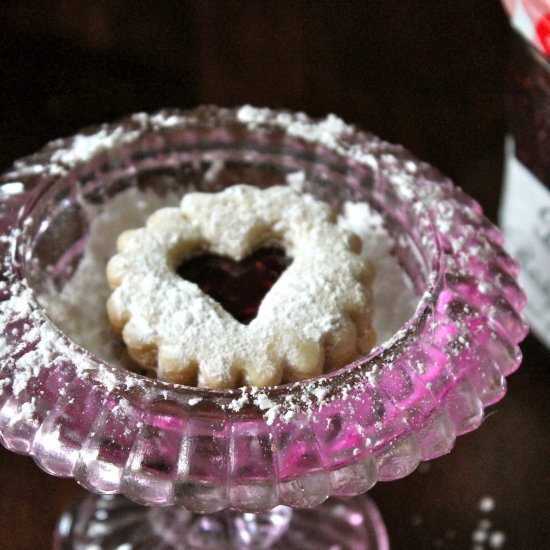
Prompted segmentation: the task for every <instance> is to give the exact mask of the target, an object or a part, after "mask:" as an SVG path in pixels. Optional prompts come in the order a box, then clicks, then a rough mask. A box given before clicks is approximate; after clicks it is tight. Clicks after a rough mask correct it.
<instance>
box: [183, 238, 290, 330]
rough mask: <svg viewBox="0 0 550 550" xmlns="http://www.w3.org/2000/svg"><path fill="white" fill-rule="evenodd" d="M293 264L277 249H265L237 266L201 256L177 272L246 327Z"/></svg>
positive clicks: (234, 263)
mask: <svg viewBox="0 0 550 550" xmlns="http://www.w3.org/2000/svg"><path fill="white" fill-rule="evenodd" d="M291 263H292V259H291V258H288V257H287V256H286V254H285V252H284V250H281V249H279V248H275V247H266V248H260V249H258V250H256V251H254V252H253V253H252V254H250V255H249V256H247V257H246V258H244V259H243V260H241V261H240V262H236V261H235V260H232V259H231V258H226V257H223V256H217V255H216V254H208V253H207V254H201V255H199V256H195V257H193V258H190V259H188V260H186V261H185V262H183V263H182V264H181V265H180V266H178V268H177V270H176V272H177V273H178V275H179V276H180V277H182V278H184V279H186V280H187V281H191V282H192V283H195V284H196V285H197V286H198V287H199V288H200V289H201V290H202V291H203V292H204V293H205V294H208V295H209V296H210V297H211V298H213V299H214V300H216V302H218V303H219V304H220V305H221V306H222V307H223V308H224V309H225V310H226V311H227V312H228V313H230V314H231V315H232V316H233V317H234V318H235V319H236V320H237V321H239V323H242V324H244V325H247V324H249V323H250V322H251V321H252V319H254V318H255V317H256V315H257V313H258V308H259V307H260V304H261V303H262V300H263V299H264V296H265V295H266V294H267V293H268V292H269V290H270V289H271V287H272V286H273V285H274V284H275V281H277V279H278V278H279V277H280V276H281V274H282V273H283V271H284V270H285V269H286V268H287V267H288V266H289V265H290V264H291Z"/></svg>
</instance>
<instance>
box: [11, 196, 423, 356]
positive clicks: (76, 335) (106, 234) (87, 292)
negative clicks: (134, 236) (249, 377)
mask: <svg viewBox="0 0 550 550" xmlns="http://www.w3.org/2000/svg"><path fill="white" fill-rule="evenodd" d="M176 202H177V199H175V198H173V197H172V198H168V199H166V198H162V197H159V196H157V195H155V194H153V193H144V192H141V191H138V190H136V189H134V188H131V189H129V190H127V191H124V192H122V193H120V194H119V195H117V196H116V197H115V198H114V199H113V200H111V201H109V202H108V203H106V204H105V205H104V206H103V207H102V208H101V209H96V210H90V216H91V223H90V237H89V240H88V243H87V245H86V249H85V251H84V254H83V257H82V260H81V262H80V263H79V265H78V268H77V269H76V271H75V273H74V275H73V276H72V278H71V279H70V280H69V281H68V282H67V283H66V285H65V286H64V287H63V289H62V290H61V291H60V292H56V291H53V290H52V291H51V292H50V293H49V294H44V295H42V296H40V302H41V303H42V305H43V306H44V307H45V308H46V310H47V312H48V314H49V316H50V317H51V318H52V320H53V321H54V322H55V323H56V325H57V326H58V327H59V328H60V329H61V330H62V331H63V332H65V333H66V334H67V335H68V336H69V337H70V338H71V339H72V340H74V341H75V342H76V343H77V344H79V345H81V346H82V347H84V348H86V349H88V350H89V351H91V352H92V353H94V354H96V355H98V356H99V357H101V358H102V359H104V360H106V361H108V362H110V363H114V364H124V361H125V359H124V358H125V355H124V353H123V349H122V348H121V346H120V343H119V341H118V339H117V338H115V337H114V336H113V335H112V334H111V331H110V329H109V322H108V318H107V314H106V309H105V303H106V301H107V298H108V297H109V294H110V290H109V288H108V285H107V282H106V279H105V275H104V273H105V266H106V264H107V261H108V259H109V258H110V257H111V256H112V255H113V254H114V251H115V243H116V238H117V236H118V235H119V234H120V233H121V232H122V231H123V230H125V229H129V228H134V227H137V226H140V225H143V223H144V222H145V220H146V218H147V217H148V215H149V214H151V213H152V212H153V211H155V210H156V209H158V208H159V207H161V206H167V205H172V204H174V203H176ZM338 222H339V224H340V225H341V226H342V227H345V228H346V229H349V230H351V231H353V232H354V233H356V234H357V235H359V236H360V238H361V239H362V242H363V247H362V254H364V255H365V256H366V257H367V258H369V259H370V260H371V261H372V262H373V264H374V266H375V269H376V272H377V276H376V278H375V282H374V286H373V300H374V304H375V307H374V319H373V324H374V328H375V330H376V333H377V335H378V344H379V345H380V344H381V343H382V342H384V341H385V340H386V339H388V338H390V337H391V336H392V335H393V334H394V333H395V332H396V331H397V330H398V329H399V328H400V327H401V326H402V325H403V324H404V323H405V322H406V321H407V320H408V319H409V318H410V316H411V315H412V313H414V310H415V307H416V304H417V303H418V297H417V296H416V294H415V292H414V290H413V289H412V285H411V284H410V282H409V280H408V279H407V277H406V276H405V274H404V273H403V269H402V268H401V266H400V265H399V263H398V261H397V260H396V259H395V257H394V256H393V255H392V249H393V246H394V243H393V238H392V237H391V236H390V234H389V233H388V232H387V230H386V229H385V227H384V222H383V219H382V217H381V215H380V214H378V213H377V212H376V211H374V210H373V209H372V208H370V207H369V206H368V205H367V204H366V203H347V204H345V205H344V208H343V212H342V214H341V215H340V217H339V220H338ZM27 306H28V299H26V298H24V297H16V298H14V303H13V304H12V308H13V309H17V310H19V311H21V315H22V316H24V314H25V311H26V307H27Z"/></svg>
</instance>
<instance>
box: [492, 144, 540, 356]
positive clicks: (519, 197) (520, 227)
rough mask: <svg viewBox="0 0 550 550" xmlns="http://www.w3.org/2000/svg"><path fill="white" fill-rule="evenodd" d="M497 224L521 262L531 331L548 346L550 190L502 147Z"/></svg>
mask: <svg viewBox="0 0 550 550" xmlns="http://www.w3.org/2000/svg"><path fill="white" fill-rule="evenodd" d="M506 152H507V154H506V166H505V176H504V187H503V196H502V202H501V206H500V216H499V217H500V225H501V227H502V231H503V233H504V238H505V243H506V249H507V250H508V252H509V253H510V254H511V255H512V256H514V257H515V258H516V259H517V260H518V261H519V263H520V264H521V268H522V271H521V275H520V278H519V280H520V284H521V285H522V286H523V289H524V290H525V292H526V294H527V298H528V303H527V308H526V311H525V314H526V317H527V320H528V321H529V324H530V325H531V329H532V330H533V332H534V333H535V334H536V335H537V336H538V337H539V338H540V339H541V340H542V341H543V342H544V343H545V344H546V345H547V346H549V347H550V190H548V189H547V188H546V187H545V186H544V184H543V183H542V182H541V181H540V180H538V179H537V178H536V177H535V176H534V175H533V174H532V173H531V172H530V171H529V170H528V169H527V168H526V167H525V165H524V164H522V163H521V162H520V161H519V160H518V159H517V158H516V156H515V154H514V146H513V142H512V141H511V140H510V141H509V142H508V143H507V146H506Z"/></svg>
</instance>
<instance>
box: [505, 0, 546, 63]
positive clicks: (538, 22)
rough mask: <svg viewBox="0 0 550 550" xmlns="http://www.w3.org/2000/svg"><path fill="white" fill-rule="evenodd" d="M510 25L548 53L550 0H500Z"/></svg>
mask: <svg viewBox="0 0 550 550" xmlns="http://www.w3.org/2000/svg"><path fill="white" fill-rule="evenodd" d="M502 2H503V4H504V7H505V8H506V10H507V11H508V14H509V16H510V20H511V22H512V26H513V27H514V28H515V29H516V30H517V31H519V33H520V34H522V35H523V36H524V37H525V38H526V39H527V40H529V42H531V43H532V44H533V45H534V46H536V47H537V48H538V49H539V50H541V51H542V52H544V53H545V54H546V55H550V0H502Z"/></svg>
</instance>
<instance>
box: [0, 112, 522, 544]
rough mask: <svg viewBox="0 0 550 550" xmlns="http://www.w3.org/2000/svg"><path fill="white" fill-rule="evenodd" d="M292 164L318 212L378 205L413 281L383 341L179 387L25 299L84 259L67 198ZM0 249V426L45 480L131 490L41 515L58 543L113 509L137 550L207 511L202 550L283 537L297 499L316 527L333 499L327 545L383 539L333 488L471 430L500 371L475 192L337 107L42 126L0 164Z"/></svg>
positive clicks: (509, 355)
mask: <svg viewBox="0 0 550 550" xmlns="http://www.w3.org/2000/svg"><path fill="white" fill-rule="evenodd" d="M293 173H303V174H304V176H305V177H304V191H306V192H309V193H311V194H313V195H314V196H316V197H317V198H319V199H322V200H325V201H327V202H329V203H330V204H332V205H333V206H334V207H335V208H336V209H337V210H339V209H341V207H342V205H343V204H344V203H345V202H347V201H352V202H365V201H366V202H368V203H369V205H370V206H371V207H373V208H374V209H376V210H377V211H378V212H379V213H381V214H382V215H383V217H384V219H385V222H386V226H387V229H388V230H389V231H390V232H391V233H392V234H393V236H394V237H395V243H396V244H395V249H394V251H393V253H394V255H395V257H396V258H398V259H399V261H400V264H401V265H402V267H403V269H404V270H405V271H406V273H407V274H408V276H409V278H410V281H411V283H412V284H413V285H414V286H415V288H416V290H417V292H418V294H419V295H420V296H421V299H420V304H419V307H418V309H417V311H416V313H415V314H414V316H413V317H412V318H411V319H410V320H409V321H408V322H407V323H406V324H405V326H403V327H402V328H401V329H400V330H399V331H398V332H397V333H396V334H395V335H394V337H393V338H391V339H390V340H389V341H387V342H385V343H383V344H382V345H380V346H379V347H378V348H376V349H375V350H373V351H372V352H371V353H370V354H369V355H368V356H366V357H362V358H360V359H359V360H357V361H355V362H354V363H353V364H350V365H348V366H347V367H346V368H343V369H341V370H339V371H337V372H334V373H330V374H327V375H324V376H321V377H319V378H316V379H313V380H310V381H307V382H301V383H295V384H288V385H282V386H278V387H272V388H261V389H253V388H245V389H237V390H231V391H213V390H206V389H199V388H192V387H187V386H178V385H173V384H169V383H166V382H162V381H158V380H154V379H149V378H145V377H143V376H140V375H138V374H134V373H132V372H129V371H127V370H124V369H123V368H121V367H119V366H116V365H112V364H108V363H107V362H105V361H102V360H101V359H99V358H98V357H96V356H95V355H93V354H91V353H89V352H87V351H86V350H84V349H83V348H81V347H79V346H77V345H76V344H74V343H73V342H72V341H71V340H70V339H69V338H68V337H67V336H66V335H65V334H63V333H62V332H61V331H60V330H59V329H58V328H57V327H56V326H55V325H54V324H53V323H52V322H51V321H50V319H49V317H48V315H47V313H46V312H45V311H44V309H43V308H42V307H41V305H40V302H39V298H38V297H39V296H40V295H41V294H42V293H44V292H45V291H46V290H47V289H48V288H52V287H57V288H58V287H59V286H62V285H63V283H64V281H66V280H67V279H69V278H70V276H71V273H72V272H73V271H74V268H75V266H76V265H77V264H78V262H79V261H80V259H81V257H82V252H83V249H84V247H85V244H86V239H87V236H88V231H89V220H88V218H87V210H88V209H87V206H89V205H94V207H100V206H101V205H102V204H105V203H107V202H108V201H110V200H112V199H113V198H114V197H115V196H116V195H117V194H119V193H121V192H123V191H125V190H126V189H129V188H131V187H137V188H138V189H140V190H146V189H149V190H151V191H152V192H154V193H156V194H159V195H167V194H171V193H174V194H176V195H178V196H181V195H183V194H184V193H186V192H188V191H189V190H203V191H216V190H220V189H223V188H224V187H227V186H228V185H232V184H235V183H240V182H246V183H249V184H252V185H257V186H259V187H268V186H271V185H275V184H285V183H286V182H287V181H288V178H287V176H288V175H289V174H293ZM0 257H1V258H2V263H3V266H2V274H1V276H0V277H1V278H0V296H1V300H2V301H1V302H0V308H1V309H0V314H1V321H2V328H3V331H4V334H3V336H2V340H1V341H0V440H1V442H2V443H3V444H4V445H5V446H6V447H7V448H8V449H11V450H13V451H15V452H19V453H24V454H29V455H31V456H32V457H33V458H34V459H35V461H36V462H37V464H38V465H39V466H40V467H41V468H43V469H44V470H45V471H47V472H49V473H51V474H53V475H58V476H70V477H73V478H75V479H76V480H77V481H78V482H79V483H80V484H82V485H83V486H84V487H85V488H87V489H89V490H90V491H92V492H93V493H98V494H102V495H123V496H124V497H127V498H128V499H130V500H132V501H134V502H135V503H138V504H139V505H142V506H143V507H142V508H136V507H134V506H133V505H130V504H129V503H128V501H125V500H121V499H122V497H119V496H116V497H95V496H90V497H88V498H86V499H85V500H83V501H82V502H81V503H80V504H79V505H77V507H76V508H74V509H73V511H71V512H68V513H67V515H66V516H65V519H64V520H63V521H62V522H61V524H60V531H59V534H58V539H57V540H58V546H59V547H60V548H69V547H75V548H78V544H81V546H80V547H82V548H83V547H84V546H82V538H81V539H80V542H79V541H78V537H87V536H89V535H90V533H91V534H94V533H95V535H96V536H97V537H100V536H105V534H106V533H111V532H114V531H116V529H115V527H117V526H118V527H120V526H121V525H126V524H125V523H124V521H122V520H120V521H118V522H117V521H116V519H117V518H119V519H120V517H122V515H124V514H126V515H127V517H128V518H134V519H135V520H136V521H137V522H138V523H140V524H141V525H149V526H150V527H151V529H149V530H147V534H146V533H145V532H142V534H141V539H140V540H142V541H143V540H149V542H150V544H149V546H147V547H148V548H152V547H154V546H152V544H153V542H151V541H153V540H155V541H156V540H157V539H154V538H152V539H147V536H149V537H154V536H155V535H154V533H153V531H155V529H156V531H157V532H162V533H164V534H166V536H167V538H166V540H163V541H162V542H158V541H156V542H154V544H157V547H159V548H179V547H186V546H182V545H181V544H182V543H181V541H182V540H183V539H185V537H187V536H188V534H189V530H190V529H195V533H197V532H202V531H201V529H202V530H204V529H206V528H205V526H208V528H207V529H206V531H208V529H210V531H208V536H206V535H205V536H204V537H203V538H202V539H201V538H200V536H199V538H198V539H193V540H194V542H193V544H195V546H194V547H197V548H200V547H201V544H202V547H209V546H208V544H210V543H209V542H208V537H209V536H211V534H212V532H215V531H216V530H218V531H219V530H220V529H221V530H222V531H223V532H224V533H225V535H228V536H229V535H230V534H231V533H232V535H231V536H234V537H236V539H235V540H237V541H240V542H239V544H240V547H247V546H246V545H245V542H246V541H247V540H248V541H250V540H252V539H253V537H254V536H256V535H255V534H258V533H260V535H259V539H261V540H260V541H258V540H256V539H253V543H250V544H249V546H248V547H250V548H255V547H257V548H262V547H268V546H267V544H268V542H270V540H271V541H272V542H273V543H274V544H277V542H276V541H277V540H278V541H279V543H278V544H281V545H282V544H284V545H285V546H287V547H288V546H289V545H290V544H291V543H290V542H289V541H291V540H300V539H292V537H293V536H298V535H295V534H294V529H298V530H299V529H300V525H302V528H303V529H306V528H305V527H303V526H304V525H306V526H307V525H308V521H310V520H308V517H311V516H308V514H314V513H317V514H318V517H317V519H316V520H315V521H316V522H319V521H324V520H322V518H323V517H327V514H329V515H332V516H333V517H337V516H338V515H339V517H340V519H341V520H342V521H341V523H340V526H341V530H340V532H339V534H338V538H337V539H335V540H338V541H339V542H340V544H342V545H343V546H342V547H343V548H386V547H387V537H386V535H385V532H384V529H383V526H382V523H381V521H380V519H379V517H378V515H377V513H376V511H375V509H374V508H373V506H372V505H371V504H370V502H369V501H368V500H366V497H359V499H358V500H349V501H345V500H341V499H342V497H349V496H354V495H360V494H362V493H364V492H366V491H368V489H369V488H371V487H372V486H373V485H374V484H375V483H376V482H377V481H388V480H393V479H398V478H401V477H404V476H406V475H408V474H409V473H411V472H412V471H413V470H414V469H415V468H416V466H417V465H418V463H419V461H421V460H429V459H432V458H435V457H437V456H440V455H442V454H444V453H447V452H449V451H450V449H451V448H452V446H453V443H454V440H455V437H456V436H457V435H460V434H463V433H466V432H469V431H471V430H473V429H475V428H476V427H478V426H479V424H480V423H481V421H482V419H483V414H484V409H485V407H487V406H488V405H491V404H493V403H495V402H496V401H498V400H499V399H501V398H502V397H503V395H504V393H505V390H506V383H505V377H506V376H507V375H509V374H511V373H512V372H513V371H514V370H515V369H516V368H517V367H518V366H519V363H520V352H519V349H518V347H517V344H518V342H520V341H521V339H522V338H523V337H524V336H525V333H526V326H525V323H524V321H523V319H522V317H521V310H522V308H523V307H524V305H525V297H524V295H523V293H522V292H521V290H520V289H519V288H518V286H517V283H516V277H517V274H518V266H517V263H516V262H515V261H514V260H512V259H511V258H510V257H509V256H508V255H507V254H506V253H505V252H504V251H503V249H502V237H501V234H500V232H499V231H498V230H497V229H496V228H495V227H494V226H493V225H492V224H491V223H490V222H488V220H487V219H485V218H484V217H483V215H482V213H481V209H480V207H479V205H478V204H477V203H476V202H475V201H474V200H472V199H471V198H469V197H468V196H466V195H465V194H464V193H463V192H461V191H460V190H459V189H457V188H456V187H454V186H453V185H452V184H451V182H450V181H448V180H447V179H446V178H445V177H443V176H442V175H441V174H440V173H438V172H437V171H436V170H435V169H433V168H432V167H430V166H429V165H427V164H425V163H422V162H419V161H417V160H416V159H415V158H413V157H412V156H411V155H410V154H409V153H408V152H406V151H405V150H403V149H402V148H401V147H398V146H394V145H389V144H387V143H385V142H382V141H380V140H379V139H377V138H375V137H374V136H372V135H370V134H366V133H363V132H361V131H359V130H357V129H355V128H354V127H350V126H347V125H345V124H344V123H342V122H341V121H340V120H338V119H336V118H335V117H329V118H328V119H326V120H325V121H321V122H315V121H312V120H310V119H308V118H307V117H305V116H304V115H295V114H291V113H286V112H275V111H269V110H265V109H253V108H250V107H245V108H240V109H234V110H228V109H218V108H214V107H207V108H199V109H197V110H194V111H189V112H180V111H164V112H161V113H157V114H156V115H152V116H147V115H143V114H139V115H134V116H132V117H129V118H127V119H125V120H124V121H122V122H121V123H118V124H113V125H105V126H102V127H100V128H93V129H90V130H88V131H86V132H84V133H83V134H80V135H78V136H76V137H74V138H70V139H64V140H58V141H56V142H53V143H51V144H49V145H48V146H47V147H46V148H45V149H44V150H43V151H41V152H39V153H37V154H36V155H34V156H31V157H28V158H25V159H23V160H21V161H19V162H18V163H16V164H15V165H14V168H13V169H12V171H10V172H8V173H7V174H5V175H4V176H3V179H2V180H1V181H0ZM82 314H85V312H82ZM328 497H337V498H339V499H340V500H328V501H327V502H326V503H325V501H326V499H327V498H328ZM346 502H348V503H349V504H346ZM323 503H325V504H323ZM321 505H322V506H321ZM281 506H283V507H284V508H281ZM145 507H148V508H145ZM286 507H291V508H298V509H300V508H308V509H309V508H313V507H317V508H316V509H315V510H313V511H311V510H310V511H304V510H295V511H294V514H292V513H290V509H288V508H286ZM74 510H77V511H76V512H75V511H74ZM227 510H233V511H227ZM234 510H237V511H238V512H235V511H234ZM193 513H200V514H205V513H207V514H212V515H209V516H206V515H202V516H201V515H197V514H193ZM132 514H133V515H132ZM252 514H260V515H255V516H253V515H252ZM293 515H294V516H295V517H296V518H302V519H300V520H299V521H296V522H294V524H295V525H296V527H293V525H294V524H293V522H292V521H290V523H289V520H290V518H291V516H293ZM191 517H192V518H193V519H192V520H190V519H189V518H191ZM86 518H87V519H86ZM113 518H114V519H113ZM151 518H152V519H151ZM369 518H370V519H371V520H372V521H371V524H370V526H366V525H367V523H366V522H367V520H368V519H369ZM110 519H113V521H112V522H111V521H110ZM128 521H130V519H128ZM94 522H95V523H94ZM335 522H336V520H335ZM328 523H329V524H330V525H332V524H331V523H330V522H328ZM336 523H337V522H336ZM98 525H99V527H98ZM186 525H187V526H188V527H189V526H192V527H189V530H188V529H187V528H186V527H185V526H186ZM287 525H290V527H287ZM354 525H355V529H356V531H355V533H357V532H358V531H360V530H361V529H366V530H367V531H368V532H371V533H373V535H374V536H373V541H374V542H372V544H371V545H370V546H366V544H367V543H366V542H365V543H364V545H363V546H361V545H360V544H361V542H357V538H355V539H354V534H353V529H352V527H353V526H354ZM90 526H92V527H94V526H95V527H94V528H93V529H91V531H90V528H91V527H90ZM159 526H163V527H159ZM220 526H223V527H220ZM274 526H275V527H274ZM118 527H117V528H118ZM264 527H265V529H264ZM262 529H263V530H262ZM327 529H328V528H327ZM367 531H365V532H367ZM346 533H347V534H346ZM112 536H113V538H112V539H110V540H111V542H109V543H106V542H104V543H102V545H98V547H101V548H111V547H112V548H121V547H123V546H122V545H123V544H128V545H129V546H127V548H134V547H135V548H139V547H140V546H137V545H136V546H131V545H130V544H133V543H134V542H135V541H134V542H132V541H129V540H125V539H124V537H129V536H130V534H129V533H128V529H126V530H125V529H124V528H121V529H120V530H118V531H117V533H116V534H113V535H112ZM193 536H194V535H193ZM365 536H366V535H365ZM251 537H252V539H251ZM270 537H271V539H270ZM278 537H282V538H278ZM346 537H348V538H346ZM86 540H87V542H86V544H88V545H92V544H94V542H93V541H91V540H88V539H86ZM346 540H349V544H348V543H346ZM354 540H355V541H356V542H353V541H354ZM243 541H245V542H243ZM261 541H263V542H261ZM284 541H286V542H284ZM216 543H218V542H216ZM95 544H98V543H97V541H96V542H95ZM109 544H111V546H109ZM178 544H179V546H178ZM185 544H190V543H185ZM345 544H348V545H347V546H346V545H345ZM377 545H378V546H377ZM88 547H90V546H88ZM188 547H189V546H188ZM191 547H193V546H191ZM210 547H211V546H210ZM214 547H215V546H214ZM227 547H229V546H227ZM304 548H306V547H305V546H304Z"/></svg>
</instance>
